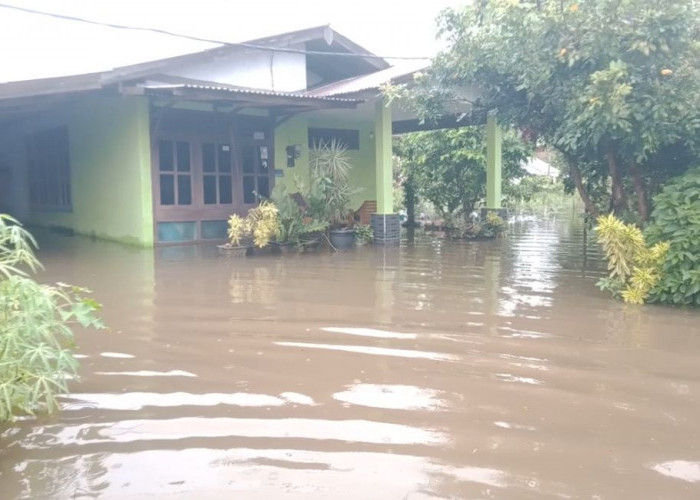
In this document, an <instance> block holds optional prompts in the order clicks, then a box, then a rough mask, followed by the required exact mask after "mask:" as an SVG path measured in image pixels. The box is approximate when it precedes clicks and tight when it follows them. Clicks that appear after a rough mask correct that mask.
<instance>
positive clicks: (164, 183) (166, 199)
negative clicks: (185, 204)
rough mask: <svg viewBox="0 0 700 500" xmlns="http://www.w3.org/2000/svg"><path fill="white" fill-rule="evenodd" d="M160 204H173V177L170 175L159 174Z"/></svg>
mask: <svg viewBox="0 0 700 500" xmlns="http://www.w3.org/2000/svg"><path fill="white" fill-rule="evenodd" d="M160 204H161V205H174V204H175V176H173V175H172V174H160Z"/></svg>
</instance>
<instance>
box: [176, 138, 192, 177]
mask: <svg viewBox="0 0 700 500" xmlns="http://www.w3.org/2000/svg"><path fill="white" fill-rule="evenodd" d="M177 171H178V172H189V171H190V143H189V142H184V141H178V142H177Z"/></svg>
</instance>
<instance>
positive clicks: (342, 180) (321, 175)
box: [307, 139, 359, 227]
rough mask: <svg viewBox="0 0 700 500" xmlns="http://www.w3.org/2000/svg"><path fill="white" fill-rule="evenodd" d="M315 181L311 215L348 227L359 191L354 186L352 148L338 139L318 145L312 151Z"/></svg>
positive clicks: (310, 155) (312, 169) (312, 188)
mask: <svg viewBox="0 0 700 500" xmlns="http://www.w3.org/2000/svg"><path fill="white" fill-rule="evenodd" d="M309 166H310V174H311V182H310V184H309V193H308V198H307V199H308V202H309V206H310V209H311V214H312V215H313V216H314V217H316V218H318V219H321V220H325V221H328V223H329V224H330V225H331V226H336V227H338V226H341V225H344V224H345V223H346V222H347V221H348V219H349V218H350V216H351V215H352V210H351V208H350V200H351V198H352V195H353V194H355V193H356V192H358V191H359V190H358V189H354V188H352V187H351V186H350V171H351V170H352V164H351V163H350V155H349V154H348V148H347V147H346V146H345V145H344V144H343V143H342V142H340V141H336V140H335V139H333V140H331V141H329V142H320V143H319V144H315V145H314V147H313V148H311V150H310V151H309Z"/></svg>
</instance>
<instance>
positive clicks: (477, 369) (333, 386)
mask: <svg viewBox="0 0 700 500" xmlns="http://www.w3.org/2000/svg"><path fill="white" fill-rule="evenodd" d="M597 257H598V256H597V255H596V252H595V251H594V250H591V249H588V250H587V251H584V242H583V238H582V232H581V230H580V228H578V227H577V226H576V225H572V224H570V223H568V222H566V221H560V220H556V219H549V220H546V221H545V220H540V221H521V222H518V223H516V224H514V225H513V227H512V232H511V234H510V236H509V237H508V238H507V239H504V240H502V241H498V242H488V243H449V242H444V241H441V240H439V239H433V238H428V237H422V236H421V237H416V239H415V240H413V241H409V240H406V241H404V243H403V245H402V247H401V248H400V249H382V248H360V249H358V250H357V251H354V252H350V253H345V254H338V255H313V256H277V257H258V258H249V259H242V260H235V259H231V260H228V259H225V258H220V257H218V256H217V255H216V254H215V253H213V252H210V251H208V250H207V249H202V248H167V249H160V250H158V251H157V252H155V253H154V252H152V251H141V250H134V249H129V248H124V247H121V246H118V245H112V244H108V243H99V242H91V241H88V240H83V239H80V238H50V239H49V240H48V241H47V242H46V247H45V249H44V250H43V251H42V258H43V259H44V261H45V263H46V265H47V271H46V272H45V273H44V274H43V275H42V279H44V280H46V281H55V280H62V281H69V282H75V283H80V284H84V285H86V286H89V287H90V288H92V289H93V290H95V294H96V296H97V298H98V299H99V300H100V301H101V302H103V303H104V306H105V309H104V317H105V319H106V321H107V323H108V324H109V325H110V326H111V331H109V332H106V333H102V332H100V333H92V332H80V334H79V344H80V351H79V352H80V355H81V356H82V357H83V359H82V370H81V371H82V376H83V380H82V381H81V382H79V383H78V382H76V383H74V384H73V386H72V390H73V394H72V395H71V397H70V398H65V399H64V411H63V412H62V413H61V414H60V415H59V416H57V417H55V418H52V419H43V420H39V421H24V422H20V423H19V424H18V425H16V426H15V427H13V428H9V429H8V428H5V429H0V497H1V498H2V499H14V498H32V499H34V498H59V499H63V498H114V499H123V498H191V499H200V498H201V499H210V498H211V499H229V498H245V499H275V498H324V499H325V498H328V499H344V498H359V499H374V498H376V499H425V498H468V499H471V498H475V499H476V498H498V499H520V498H538V499H539V498H596V499H621V498H630V499H646V498H663V499H684V498H689V499H690V498H700V422H699V420H700V401H699V400H698V396H699V394H700V369H699V366H700V314H698V313H693V312H688V311H682V310H671V309H663V308H656V307H645V308H637V307H627V306H624V305H622V304H618V303H615V302H612V301H610V300H608V299H607V297H606V296H605V295H603V294H601V293H599V292H598V291H597V290H596V289H595V287H594V283H595V281H596V279H597V278H598V276H599V275H600V270H599V268H600V264H599V262H598V261H597Z"/></svg>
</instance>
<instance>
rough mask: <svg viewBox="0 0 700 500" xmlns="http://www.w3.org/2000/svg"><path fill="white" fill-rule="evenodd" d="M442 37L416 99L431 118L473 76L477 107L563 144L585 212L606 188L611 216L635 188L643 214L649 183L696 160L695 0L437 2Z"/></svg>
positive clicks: (699, 52)
mask: <svg viewBox="0 0 700 500" xmlns="http://www.w3.org/2000/svg"><path fill="white" fill-rule="evenodd" d="M440 34H441V36H442V37H443V38H444V39H445V40H446V41H447V43H448V49H447V50H445V51H444V52H443V53H442V54H440V55H439V56H438V58H437V59H436V60H435V61H434V63H433V65H432V66H431V68H430V69H429V70H428V71H427V72H426V73H425V74H424V75H422V76H421V77H420V78H419V79H418V86H417V87H416V89H415V90H414V91H413V92H412V97H413V100H414V103H417V104H418V107H419V108H421V109H422V111H423V113H424V114H425V115H426V116H428V117H429V116H430V115H431V114H433V115H434V114H435V113H438V112H441V111H440V110H443V109H445V102H446V100H447V99H457V100H460V99H464V98H463V97H462V96H463V95H464V94H465V92H463V89H464V88H466V87H470V86H474V85H476V86H477V88H478V89H479V95H480V97H479V98H478V99H477V100H476V101H474V100H473V99H472V102H470V104H471V105H472V107H473V110H474V112H478V111H480V110H496V111H497V112H498V114H499V119H500V120H501V122H502V123H506V124H510V125H512V126H514V127H517V128H518V129H520V130H522V131H523V132H524V133H525V135H526V136H528V137H530V138H532V139H533V140H534V139H536V140H538V141H540V142H541V143H545V144H547V145H548V146H550V147H553V148H555V149H557V150H558V151H559V152H561V153H562V155H563V157H564V158H565V159H566V162H567V165H568V173H569V177H570V182H571V183H572V185H574V186H575V187H576V189H577V190H578V191H579V193H580V194H581V197H582V198H583V200H584V202H585V204H586V207H587V210H588V211H589V212H591V213H593V214H594V215H595V214H596V212H598V211H599V210H600V209H601V208H602V209H607V208H608V207H600V206H599V205H597V204H596V202H597V201H600V200H599V198H598V197H596V196H595V189H594V187H595V186H599V187H600V186H604V187H605V191H606V192H607V193H609V200H610V202H609V203H610V204H609V208H611V209H612V210H613V211H614V212H615V213H616V214H622V213H624V212H625V211H626V210H627V208H628V197H630V196H631V195H633V196H634V197H635V198H636V205H637V211H638V214H639V216H640V218H641V219H642V220H644V221H646V220H647V219H648V217H649V214H650V210H651V208H650V206H649V199H650V194H651V193H650V191H652V192H653V191H657V190H659V189H660V186H661V185H662V184H663V182H665V180H666V179H668V177H670V176H671V175H672V174H677V173H679V172H682V171H684V170H685V169H686V168H687V166H688V165H689V164H690V163H691V162H692V159H693V158H697V155H698V150H699V149H700V147H699V145H700V144H699V143H700V42H698V40H700V1H699V0H657V1H655V2H649V1H648V0H579V1H574V0H538V1H516V0H489V1H480V2H475V3H474V4H473V5H470V6H467V7H465V8H464V9H462V10H448V11H446V12H445V13H444V14H443V16H442V18H441V21H440ZM674 162H675V163H674ZM601 180H602V182H601Z"/></svg>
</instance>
